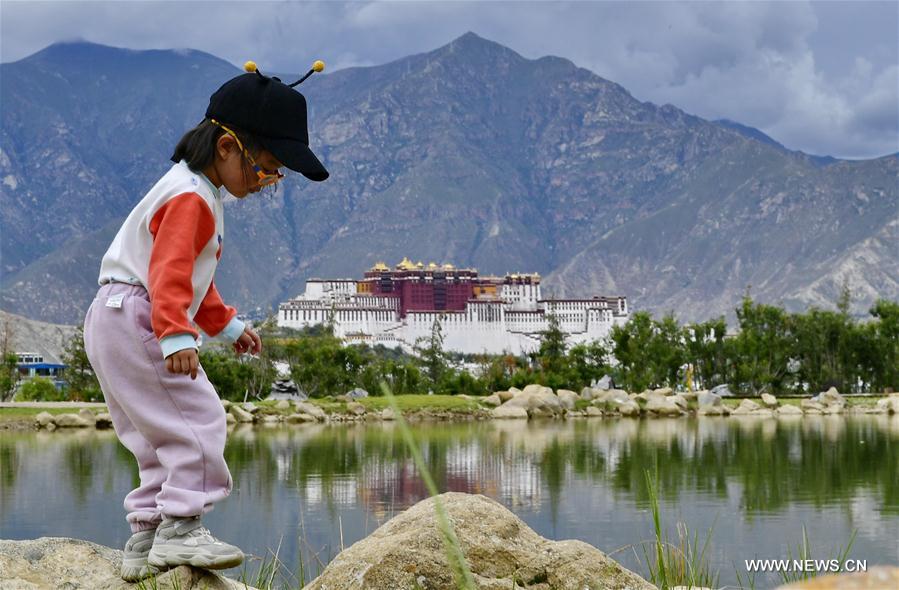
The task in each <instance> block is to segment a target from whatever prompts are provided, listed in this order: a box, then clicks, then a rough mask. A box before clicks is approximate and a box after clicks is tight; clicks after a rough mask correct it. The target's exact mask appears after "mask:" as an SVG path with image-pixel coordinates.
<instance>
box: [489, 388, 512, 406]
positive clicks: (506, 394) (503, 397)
mask: <svg viewBox="0 0 899 590" xmlns="http://www.w3.org/2000/svg"><path fill="white" fill-rule="evenodd" d="M493 395H495V396H496V397H498V398H499V401H500V403H506V402H507V401H509V400H510V399H512V398H513V397H515V394H514V393H512V392H511V391H497V392H496V393H494V394H493Z"/></svg>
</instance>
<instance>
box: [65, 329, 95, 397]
mask: <svg viewBox="0 0 899 590" xmlns="http://www.w3.org/2000/svg"><path fill="white" fill-rule="evenodd" d="M62 362H63V363H65V365H66V369H65V373H64V380H65V382H66V393H67V394H68V397H69V399H71V400H76V401H99V400H101V399H103V394H102V392H101V391H100V383H99V382H98V381H97V376H96V375H95V374H94V370H93V367H91V362H90V360H88V358H87V352H86V351H85V350H84V328H82V327H81V326H78V328H76V330H75V333H74V334H73V335H72V337H71V338H70V339H69V341H68V342H67V343H66V346H65V350H64V353H63V357H62Z"/></svg>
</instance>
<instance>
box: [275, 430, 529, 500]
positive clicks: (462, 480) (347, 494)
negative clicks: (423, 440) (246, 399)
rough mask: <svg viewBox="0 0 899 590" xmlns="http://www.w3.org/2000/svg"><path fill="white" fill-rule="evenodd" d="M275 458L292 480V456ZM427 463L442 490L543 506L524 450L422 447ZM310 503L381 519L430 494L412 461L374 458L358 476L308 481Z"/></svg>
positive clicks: (303, 491) (282, 475)
mask: <svg viewBox="0 0 899 590" xmlns="http://www.w3.org/2000/svg"><path fill="white" fill-rule="evenodd" d="M284 451H285V452H283V453H279V454H278V456H277V458H276V465H277V467H278V469H277V471H278V478H279V479H280V480H282V481H286V480H287V479H288V478H289V468H290V453H289V451H288V450H287V449H284ZM422 454H423V456H424V460H425V463H426V464H427V465H428V468H429V469H430V470H431V472H432V474H433V477H435V480H436V484H437V486H438V487H439V488H440V489H441V491H451V492H465V493H469V494H483V495H485V496H488V497H491V498H495V499H499V500H501V501H503V502H504V503H506V504H509V505H513V506H538V505H539V504H540V501H541V498H542V493H541V478H540V468H539V465H538V463H537V460H536V459H535V458H534V457H532V456H530V455H529V454H528V453H526V452H520V453H514V454H513V455H512V456H508V455H509V453H504V454H497V453H496V451H495V450H490V449H487V448H485V446H484V444H483V443H482V442H481V441H478V440H473V441H470V442H464V443H462V442H456V443H452V444H451V445H450V446H448V447H445V448H443V449H440V450H439V451H438V452H436V453H434V452H431V449H429V448H427V447H426V448H424V449H422ZM301 494H302V495H303V497H304V500H305V502H306V503H307V504H308V505H310V506H314V505H319V504H334V505H337V506H353V505H356V504H360V505H364V506H366V507H367V508H368V509H369V510H370V511H371V512H372V513H373V514H375V515H378V516H382V515H384V514H386V513H388V512H391V511H394V510H396V509H404V508H406V507H408V506H411V505H413V504H415V503H416V502H418V501H419V500H422V499H424V498H427V497H428V496H429V493H428V490H427V487H426V485H425V483H424V480H423V478H422V477H421V475H420V474H419V471H418V469H417V468H416V466H415V463H414V461H413V460H412V458H411V457H406V458H405V459H398V458H395V457H390V456H383V455H376V456H371V457H368V458H367V460H366V461H365V462H364V463H363V464H362V465H360V468H359V471H358V473H355V474H342V475H340V476H334V477H331V478H328V479H327V480H325V479H323V478H322V477H320V476H319V475H315V476H312V477H309V478H307V480H306V481H305V483H304V484H303V486H302V488H301Z"/></svg>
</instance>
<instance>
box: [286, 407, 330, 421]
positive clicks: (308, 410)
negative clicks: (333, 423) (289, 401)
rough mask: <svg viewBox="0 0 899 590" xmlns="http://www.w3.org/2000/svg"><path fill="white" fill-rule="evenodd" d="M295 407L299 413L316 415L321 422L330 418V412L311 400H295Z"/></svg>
mask: <svg viewBox="0 0 899 590" xmlns="http://www.w3.org/2000/svg"><path fill="white" fill-rule="evenodd" d="M293 407H294V409H296V411H297V413H298V414H308V415H310V416H313V417H315V419H316V420H318V421H319V422H324V421H325V420H327V419H328V414H326V413H325V411H324V410H323V409H321V408H320V407H318V406H316V405H315V404H313V403H311V402H294V404H293Z"/></svg>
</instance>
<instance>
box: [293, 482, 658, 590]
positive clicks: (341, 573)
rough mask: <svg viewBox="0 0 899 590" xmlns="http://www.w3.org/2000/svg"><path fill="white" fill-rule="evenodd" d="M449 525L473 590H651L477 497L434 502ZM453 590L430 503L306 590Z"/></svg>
mask: <svg viewBox="0 0 899 590" xmlns="http://www.w3.org/2000/svg"><path fill="white" fill-rule="evenodd" d="M436 499H437V500H439V501H440V502H441V504H442V505H443V507H444V510H445V511H446V513H447V515H448V518H449V521H450V522H451V523H452V526H453V529H454V532H455V535H456V537H457V538H458V540H459V546H460V548H461V550H462V553H463V554H464V555H465V559H466V561H467V563H468V566H469V569H470V570H471V573H472V576H473V577H474V580H475V583H476V584H477V586H478V588H482V589H485V590H493V589H496V590H499V589H500V588H502V589H510V590H511V589H515V590H524V589H525V588H535V589H536V588H544V589H552V590H583V589H585V588H595V589H599V588H607V589H609V590H625V589H629V590H654V589H655V586H653V585H652V584H650V583H649V582H647V581H646V580H644V579H643V578H641V577H640V576H638V575H637V574H635V573H634V572H632V571H630V570H628V569H626V568H624V567H622V566H621V565H620V564H618V562H616V561H614V560H613V559H611V558H610V557H608V556H607V555H605V554H604V553H603V552H602V551H600V550H599V549H596V548H595V547H593V546H591V545H589V544H587V543H584V542H582V541H551V540H548V539H545V538H543V537H541V536H540V535H538V534H537V533H536V532H534V531H533V530H532V529H531V528H530V527H529V526H528V525H527V524H525V523H524V521H522V520H521V519H519V518H518V517H517V516H515V515H514V514H513V513H512V512H511V511H509V510H508V509H507V508H505V507H504V506H502V505H501V504H499V503H498V502H495V501H494V500H491V499H490V498H487V497H486V496H481V495H477V494H464V493H459V492H448V493H445V494H441V495H439V496H437V497H436ZM336 588H339V589H340V590H362V589H365V590H413V589H415V588H428V589H429V590H455V588H456V584H455V581H454V579H453V574H452V571H451V570H450V567H449V563H448V561H447V553H446V549H445V546H444V543H443V537H442V535H441V533H440V531H439V528H438V526H437V519H436V516H435V498H428V499H426V500H422V501H421V502H419V503H418V504H415V505H414V506H412V507H411V508H409V509H407V510H405V511H404V512H402V513H400V514H398V515H397V516H395V517H394V518H392V519H390V520H389V521H387V522H386V523H384V524H383V525H382V526H380V527H379V528H378V529H377V530H375V531H374V532H373V533H371V534H370V535H369V536H368V537H366V538H364V539H362V540H361V541H359V542H357V543H355V544H353V545H352V546H350V547H349V548H347V549H345V550H344V551H342V552H340V553H339V554H338V555H337V556H336V557H335V558H334V559H333V560H332V561H331V563H329V564H328V565H327V567H325V569H324V571H322V573H321V575H319V577H317V578H316V579H315V580H313V581H312V582H311V583H309V584H308V585H306V586H305V587H304V589H303V590H331V589H336Z"/></svg>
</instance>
